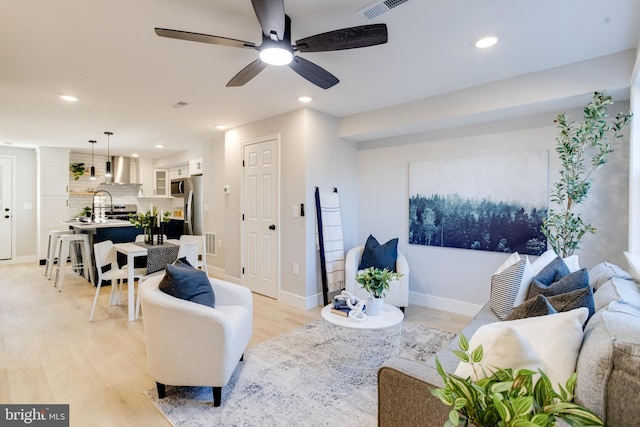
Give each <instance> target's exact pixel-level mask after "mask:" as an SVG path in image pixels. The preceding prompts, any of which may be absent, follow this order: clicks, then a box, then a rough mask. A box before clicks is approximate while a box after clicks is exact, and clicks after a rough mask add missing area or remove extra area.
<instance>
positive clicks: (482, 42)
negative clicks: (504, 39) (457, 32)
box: [475, 36, 498, 49]
mask: <svg viewBox="0 0 640 427" xmlns="http://www.w3.org/2000/svg"><path fill="white" fill-rule="evenodd" d="M496 43H498V38H497V37H494V36H488V37H483V38H481V39H478V40H477V41H476V42H475V46H476V47H477V48H478V49H486V48H488V47H491V46H493V45H494V44H496Z"/></svg>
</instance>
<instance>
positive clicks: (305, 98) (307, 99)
mask: <svg viewBox="0 0 640 427" xmlns="http://www.w3.org/2000/svg"><path fill="white" fill-rule="evenodd" d="M298 101H300V102H305V103H306V102H311V97H310V96H301V97H300V98H298Z"/></svg>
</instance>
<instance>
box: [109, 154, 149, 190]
mask: <svg viewBox="0 0 640 427" xmlns="http://www.w3.org/2000/svg"><path fill="white" fill-rule="evenodd" d="M111 173H112V176H111V178H105V182H104V183H105V184H107V185H131V186H136V185H140V184H135V183H132V182H131V158H130V157H124V156H113V157H111Z"/></svg>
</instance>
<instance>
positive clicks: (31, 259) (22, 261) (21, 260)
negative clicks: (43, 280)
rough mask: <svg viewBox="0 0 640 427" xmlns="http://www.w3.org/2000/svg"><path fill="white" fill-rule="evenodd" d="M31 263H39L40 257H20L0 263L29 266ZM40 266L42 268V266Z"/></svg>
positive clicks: (0, 262) (0, 263)
mask: <svg viewBox="0 0 640 427" xmlns="http://www.w3.org/2000/svg"><path fill="white" fill-rule="evenodd" d="M30 262H39V261H38V257H37V256H35V255H26V256H18V257H14V258H11V259H5V260H2V261H0V265H11V264H27V263H30ZM38 266H39V267H40V265H38ZM42 271H44V265H42Z"/></svg>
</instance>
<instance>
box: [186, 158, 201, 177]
mask: <svg viewBox="0 0 640 427" xmlns="http://www.w3.org/2000/svg"><path fill="white" fill-rule="evenodd" d="M203 170H204V168H203V167H202V159H193V160H189V175H202V171H203Z"/></svg>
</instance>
